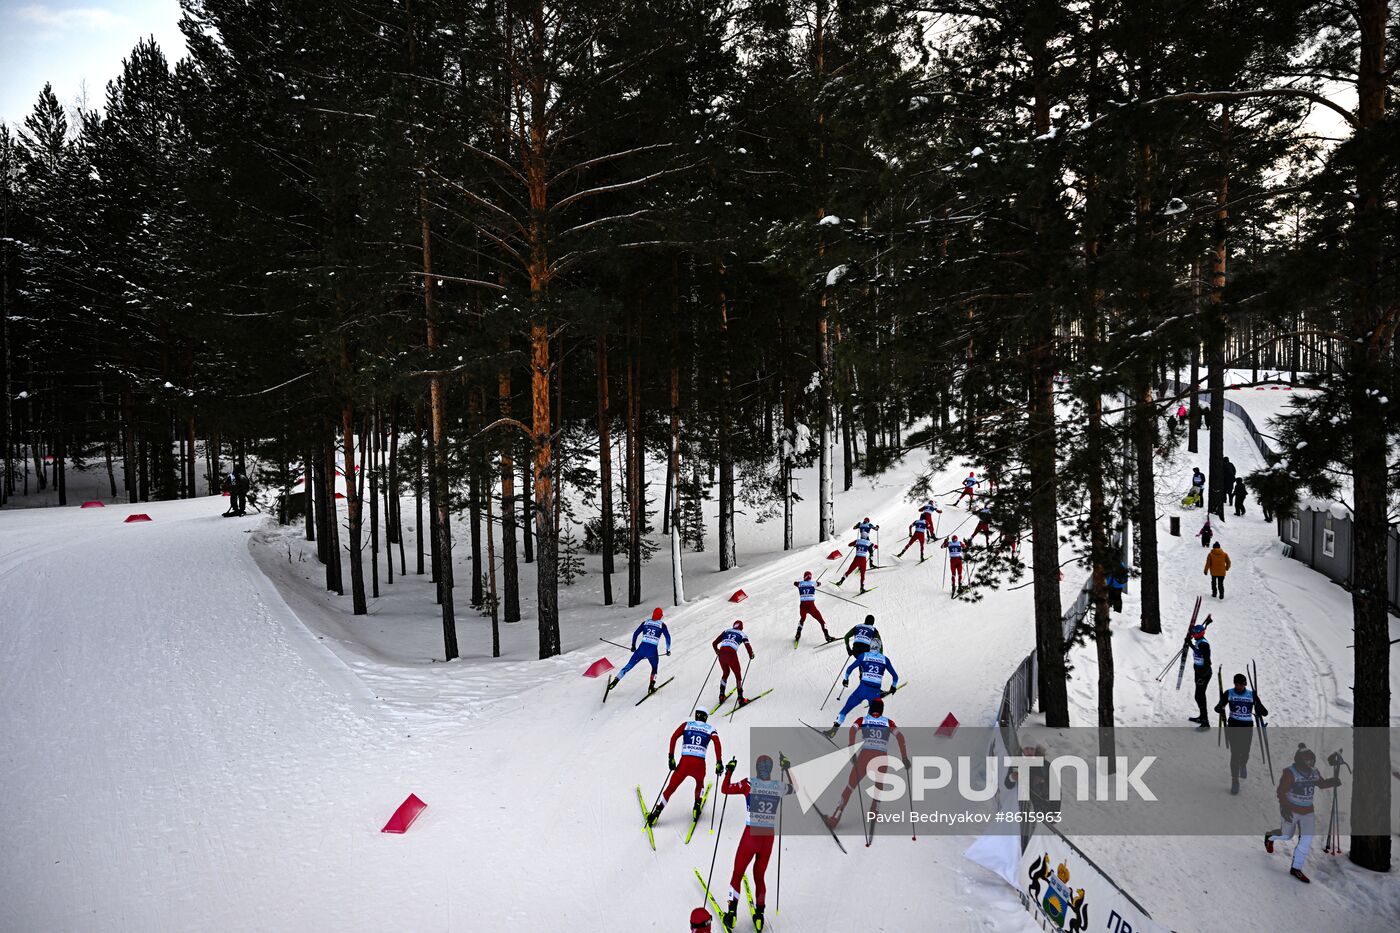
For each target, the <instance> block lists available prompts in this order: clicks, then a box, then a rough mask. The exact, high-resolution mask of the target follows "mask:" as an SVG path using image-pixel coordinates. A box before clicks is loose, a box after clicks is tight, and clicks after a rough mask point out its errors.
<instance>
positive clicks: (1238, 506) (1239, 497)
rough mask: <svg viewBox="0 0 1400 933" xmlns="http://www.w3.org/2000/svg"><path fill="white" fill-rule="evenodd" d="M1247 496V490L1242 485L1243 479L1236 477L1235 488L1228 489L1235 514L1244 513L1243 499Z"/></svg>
mask: <svg viewBox="0 0 1400 933" xmlns="http://www.w3.org/2000/svg"><path fill="white" fill-rule="evenodd" d="M1248 496H1249V490H1248V489H1246V488H1245V486H1244V480H1243V479H1239V478H1236V479H1235V488H1234V489H1231V490H1230V501H1231V502H1233V503H1234V505H1235V514H1236V515H1243V514H1244V500H1245V499H1246V498H1247V497H1248Z"/></svg>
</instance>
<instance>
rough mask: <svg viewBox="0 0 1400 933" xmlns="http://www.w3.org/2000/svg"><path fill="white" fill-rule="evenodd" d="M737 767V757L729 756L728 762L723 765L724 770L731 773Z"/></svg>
mask: <svg viewBox="0 0 1400 933" xmlns="http://www.w3.org/2000/svg"><path fill="white" fill-rule="evenodd" d="M737 767H739V759H737V758H731V759H729V763H728V764H726V765H725V766H724V770H725V771H728V772H729V773H730V774H733V773H734V769H735V768H737Z"/></svg>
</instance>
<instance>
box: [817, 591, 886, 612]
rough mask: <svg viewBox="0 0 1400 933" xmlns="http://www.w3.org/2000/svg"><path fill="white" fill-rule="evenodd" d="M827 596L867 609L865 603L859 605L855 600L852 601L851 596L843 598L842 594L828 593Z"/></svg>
mask: <svg viewBox="0 0 1400 933" xmlns="http://www.w3.org/2000/svg"><path fill="white" fill-rule="evenodd" d="M871 589H874V587H871ZM825 595H827V596H830V597H832V598H833V599H839V600H841V601H842V602H843V603H850V604H851V605H852V606H860V607H861V608H865V603H858V602H856V601H855V600H854V599H851V598H850V597H849V596H842V595H841V594H840V593H826V594H825Z"/></svg>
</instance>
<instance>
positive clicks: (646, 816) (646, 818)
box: [637, 781, 714, 852]
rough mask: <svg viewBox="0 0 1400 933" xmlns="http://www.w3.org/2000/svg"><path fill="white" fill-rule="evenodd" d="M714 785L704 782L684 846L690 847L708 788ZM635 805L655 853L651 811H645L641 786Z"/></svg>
mask: <svg viewBox="0 0 1400 933" xmlns="http://www.w3.org/2000/svg"><path fill="white" fill-rule="evenodd" d="M712 787H714V783H713V782H710V781H706V782H705V793H704V794H703V795H702V796H701V797H700V809H699V810H697V811H696V812H695V813H694V814H693V815H692V816H691V819H690V829H689V830H688V831H687V832H686V834H685V844H686V845H690V838H691V837H692V836H694V835H695V827H696V826H698V825H699V824H700V817H701V816H702V815H703V814H704V812H705V803H706V802H707V801H708V800H709V799H710V788H712ZM637 803H638V804H639V805H640V806H641V808H642V830H643V831H644V832H645V833H646V834H647V841H648V842H650V843H651V851H653V852H655V851H656V836H655V835H654V834H653V833H652V831H651V811H650V810H648V809H647V800H646V798H645V797H643V796H642V785H640V784H638V785H637Z"/></svg>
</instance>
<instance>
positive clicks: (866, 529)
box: [851, 515, 880, 538]
mask: <svg viewBox="0 0 1400 933" xmlns="http://www.w3.org/2000/svg"><path fill="white" fill-rule="evenodd" d="M851 530H853V531H854V532H855V533H856V534H857V535H859V536H860V537H862V538H868V537H870V532H872V531H879V530H880V526H879V525H877V524H875V523H874V522H872V521H871V520H870V516H869V515H867V516H865V517H864V518H862V519H861V520H860V521H858V522H856V523H855V524H854V525H852V526H851Z"/></svg>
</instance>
